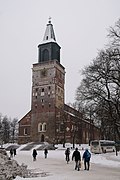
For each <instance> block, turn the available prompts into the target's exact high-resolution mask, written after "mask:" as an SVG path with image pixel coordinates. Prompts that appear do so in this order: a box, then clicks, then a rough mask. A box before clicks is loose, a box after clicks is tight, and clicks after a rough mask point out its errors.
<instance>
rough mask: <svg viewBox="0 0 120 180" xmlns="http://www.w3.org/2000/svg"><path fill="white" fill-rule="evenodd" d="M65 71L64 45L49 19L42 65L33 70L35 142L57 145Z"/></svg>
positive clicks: (42, 46)
mask: <svg viewBox="0 0 120 180" xmlns="http://www.w3.org/2000/svg"><path fill="white" fill-rule="evenodd" d="M64 83H65V68H64V67H63V66H62V65H61V64H60V46H59V45H58V44H57V42H56V38H55V33H54V29H53V25H52V23H51V19H50V18H49V21H48V24H47V27H46V31H45V34H44V38H43V41H42V43H41V44H39V45H38V63H36V64H33V68H32V98H31V137H32V141H39V142H44V141H47V142H50V143H53V142H54V140H55V136H56V116H57V112H58V109H60V108H63V107H64Z"/></svg>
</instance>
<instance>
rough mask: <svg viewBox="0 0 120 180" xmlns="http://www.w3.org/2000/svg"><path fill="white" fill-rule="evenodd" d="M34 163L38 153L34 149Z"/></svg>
mask: <svg viewBox="0 0 120 180" xmlns="http://www.w3.org/2000/svg"><path fill="white" fill-rule="evenodd" d="M32 155H33V161H36V156H37V151H36V149H33V154H32Z"/></svg>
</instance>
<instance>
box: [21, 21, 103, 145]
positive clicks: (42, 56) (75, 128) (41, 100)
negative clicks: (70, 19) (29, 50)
mask: <svg viewBox="0 0 120 180" xmlns="http://www.w3.org/2000/svg"><path fill="white" fill-rule="evenodd" d="M60 49H61V47H60V46H59V44H58V43H57V42H56V38H55V33H54V28H53V25H52V23H51V19H49V21H48V24H47V26H46V30H45V34H44V38H43V41H42V43H40V44H39V45H38V62H37V63H36V64H33V67H32V94H31V110H30V111H29V112H28V113H27V114H26V115H25V116H24V117H23V118H22V119H20V120H19V136H18V143H19V144H24V143H28V142H49V143H52V144H56V143H79V144H82V143H88V142H89V141H90V140H91V139H98V138H99V136H100V132H99V129H98V128H97V127H95V126H94V124H93V122H91V121H90V120H86V119H84V118H83V115H82V113H80V112H79V111H77V110H75V109H74V108H72V107H70V106H68V105H67V104H65V97H64V96H65V93H64V91H65V89H64V85H65V67H63V65H62V64H61V63H60Z"/></svg>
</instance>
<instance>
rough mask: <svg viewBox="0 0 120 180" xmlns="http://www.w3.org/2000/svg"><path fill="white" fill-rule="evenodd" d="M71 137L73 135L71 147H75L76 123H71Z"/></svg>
mask: <svg viewBox="0 0 120 180" xmlns="http://www.w3.org/2000/svg"><path fill="white" fill-rule="evenodd" d="M71 131H72V137H73V139H72V140H73V149H74V148H75V137H76V132H77V131H78V127H77V126H76V125H73V127H72V129H71Z"/></svg>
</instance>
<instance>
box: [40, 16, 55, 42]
mask: <svg viewBox="0 0 120 180" xmlns="http://www.w3.org/2000/svg"><path fill="white" fill-rule="evenodd" d="M48 42H56V38H55V33H54V29H53V25H52V23H51V18H49V21H48V24H47V27H46V30H45V34H44V38H43V42H42V43H48Z"/></svg>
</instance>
